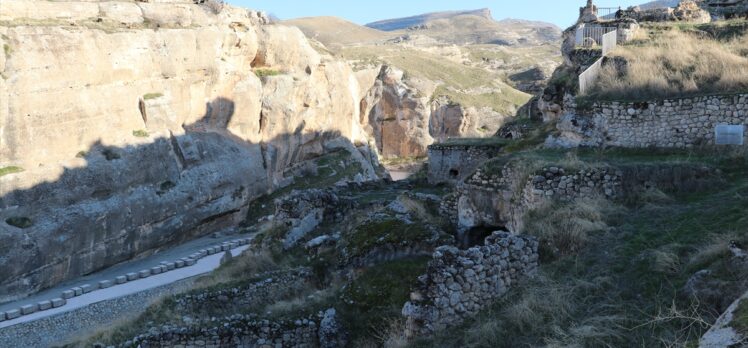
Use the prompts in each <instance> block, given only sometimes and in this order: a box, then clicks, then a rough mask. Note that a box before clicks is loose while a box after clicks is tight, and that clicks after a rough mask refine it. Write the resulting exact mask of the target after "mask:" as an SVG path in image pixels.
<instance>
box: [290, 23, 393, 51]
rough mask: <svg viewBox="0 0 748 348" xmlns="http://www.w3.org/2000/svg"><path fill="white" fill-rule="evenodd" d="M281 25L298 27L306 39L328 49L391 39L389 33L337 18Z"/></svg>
mask: <svg viewBox="0 0 748 348" xmlns="http://www.w3.org/2000/svg"><path fill="white" fill-rule="evenodd" d="M283 23H284V24H286V25H292V26H296V27H298V28H299V29H301V31H303V32H304V33H305V34H306V36H307V37H309V38H311V39H314V40H317V41H319V42H321V43H323V44H324V45H325V46H327V47H328V48H334V47H338V46H341V45H353V44H375V43H379V42H382V41H384V40H387V39H390V38H392V37H393V35H392V34H390V33H387V32H383V31H379V30H376V29H371V28H368V27H365V26H360V25H358V24H355V23H352V22H349V21H346V20H344V19H341V18H337V17H305V18H297V19H292V20H287V21H284V22H283Z"/></svg>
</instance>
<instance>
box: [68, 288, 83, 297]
mask: <svg viewBox="0 0 748 348" xmlns="http://www.w3.org/2000/svg"><path fill="white" fill-rule="evenodd" d="M71 290H73V292H74V293H75V296H80V295H83V289H82V288H81V287H80V286H76V287H74V288H72V289H71Z"/></svg>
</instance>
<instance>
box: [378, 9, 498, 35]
mask: <svg viewBox="0 0 748 348" xmlns="http://www.w3.org/2000/svg"><path fill="white" fill-rule="evenodd" d="M463 15H469V16H478V17H483V18H485V19H489V20H493V16H492V15H491V10H490V9H487V8H482V9H479V10H470V11H446V12H432V13H424V14H421V15H417V16H410V17H403V18H393V19H385V20H381V21H376V22H372V23H369V24H366V26H367V27H369V28H373V29H377V30H383V31H394V30H400V29H407V28H411V27H415V26H419V25H423V24H425V23H426V22H429V21H433V20H437V19H448V18H453V17H457V16H463Z"/></svg>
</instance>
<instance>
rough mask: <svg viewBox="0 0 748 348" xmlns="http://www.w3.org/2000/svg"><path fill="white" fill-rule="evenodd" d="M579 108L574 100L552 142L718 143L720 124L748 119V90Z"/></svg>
mask: <svg viewBox="0 0 748 348" xmlns="http://www.w3.org/2000/svg"><path fill="white" fill-rule="evenodd" d="M575 107H576V105H569V108H567V110H571V111H572V112H569V113H567V114H566V115H564V116H563V117H561V119H560V120H559V122H558V125H557V127H558V129H559V130H560V131H561V132H562V135H561V136H560V137H559V138H558V139H556V141H551V142H548V145H551V146H564V147H567V146H601V145H606V146H619V147H670V148H685V147H692V146H695V145H713V144H714V140H715V139H714V131H715V127H716V126H717V125H721V124H730V125H746V124H748V94H739V95H724V96H705V97H694V98H682V99H671V100H661V101H650V102H639V103H629V102H598V103H595V104H594V105H593V106H592V108H591V110H589V111H582V110H579V109H576V108H575ZM574 109H576V112H574V111H573V110H574ZM746 134H748V132H747V133H746Z"/></svg>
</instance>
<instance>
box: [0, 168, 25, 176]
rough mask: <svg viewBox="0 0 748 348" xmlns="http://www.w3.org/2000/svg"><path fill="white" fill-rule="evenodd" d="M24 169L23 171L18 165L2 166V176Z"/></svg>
mask: <svg viewBox="0 0 748 348" xmlns="http://www.w3.org/2000/svg"><path fill="white" fill-rule="evenodd" d="M22 171H23V168H21V167H16V166H10V167H0V177H2V176H5V175H9V174H15V173H20V172H22Z"/></svg>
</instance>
